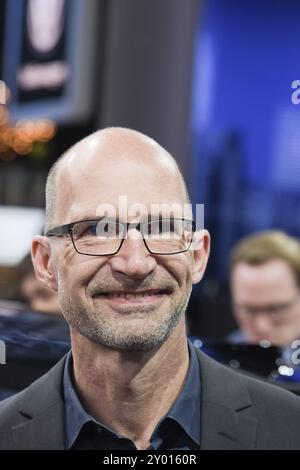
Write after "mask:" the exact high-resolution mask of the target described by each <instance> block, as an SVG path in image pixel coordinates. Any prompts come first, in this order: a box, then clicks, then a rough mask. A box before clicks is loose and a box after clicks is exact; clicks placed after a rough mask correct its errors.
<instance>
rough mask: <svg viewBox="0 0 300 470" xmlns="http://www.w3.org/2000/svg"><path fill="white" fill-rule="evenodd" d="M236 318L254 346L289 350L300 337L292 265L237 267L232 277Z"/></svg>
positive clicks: (298, 296) (299, 299) (298, 299)
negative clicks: (265, 343)
mask: <svg viewBox="0 0 300 470" xmlns="http://www.w3.org/2000/svg"><path fill="white" fill-rule="evenodd" d="M231 292H232V299H233V308H234V315H235V318H236V320H237V322H238V324H239V326H240V328H241V330H242V331H243V332H244V333H245V334H246V336H247V338H248V340H249V341H250V342H251V343H259V342H260V341H262V340H268V341H270V342H271V343H272V344H275V345H277V346H289V345H291V343H292V342H293V341H294V340H295V339H297V338H299V336H300V292H299V288H298V286H297V284H296V280H295V276H294V274H293V272H292V270H291V268H290V267H289V265H288V264H287V263H286V262H285V261H284V260H281V259H274V260H271V261H268V262H265V263H263V264H261V265H255V266H253V265H249V264H246V263H239V264H237V265H236V266H235V267H234V269H233V272H232V276H231Z"/></svg>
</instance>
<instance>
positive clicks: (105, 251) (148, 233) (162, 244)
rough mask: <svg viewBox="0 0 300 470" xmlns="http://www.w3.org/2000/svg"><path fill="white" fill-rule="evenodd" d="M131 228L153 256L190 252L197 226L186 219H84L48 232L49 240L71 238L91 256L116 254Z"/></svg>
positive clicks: (83, 252)
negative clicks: (141, 220)
mask: <svg viewBox="0 0 300 470" xmlns="http://www.w3.org/2000/svg"><path fill="white" fill-rule="evenodd" d="M129 229H134V230H137V231H138V232H140V234H141V236H142V239H143V241H144V243H145V245H146V247H147V249H148V251H149V252H150V253H152V254H157V255H171V254H177V253H183V252H185V251H187V250H189V249H190V247H191V244H192V241H193V235H194V232H195V231H196V224H195V222H194V221H192V220H186V219H177V218H169V219H157V220H151V221H150V222H148V221H147V222H142V223H138V222H134V223H127V222H116V221H115V220H110V219H107V218H105V219H100V220H99V219H98V220H82V221H78V222H73V223H71V224H66V225H61V226H59V227H55V228H53V229H51V230H48V231H47V232H46V233H45V236H46V237H61V236H64V235H70V237H71V239H72V242H73V245H74V248H75V250H76V251H77V253H80V254H82V255H89V256H108V255H114V254H116V253H117V252H118V251H119V250H120V248H121V246H122V243H123V241H124V239H125V238H126V234H127V232H128V230H129Z"/></svg>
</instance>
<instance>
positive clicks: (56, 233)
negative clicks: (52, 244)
mask: <svg viewBox="0 0 300 470" xmlns="http://www.w3.org/2000/svg"><path fill="white" fill-rule="evenodd" d="M70 229H71V226H70V225H69V224H66V225H61V226H60V227H54V228H51V229H50V230H48V231H47V232H46V233H45V237H62V236H63V235H66V234H68V233H70Z"/></svg>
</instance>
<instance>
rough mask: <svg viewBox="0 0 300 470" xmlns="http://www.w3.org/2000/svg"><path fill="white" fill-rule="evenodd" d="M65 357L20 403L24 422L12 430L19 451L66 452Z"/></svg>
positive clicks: (36, 383) (29, 389) (25, 394)
mask: <svg viewBox="0 0 300 470" xmlns="http://www.w3.org/2000/svg"><path fill="white" fill-rule="evenodd" d="M65 360H66V356H64V357H63V358H62V359H61V360H60V361H59V362H58V363H57V364H56V365H55V366H54V367H53V368H52V369H51V370H50V371H49V372H48V373H47V374H46V375H44V376H43V377H41V378H40V379H39V380H37V381H36V382H34V383H33V384H32V385H31V386H30V387H29V388H28V389H27V390H26V392H25V393H24V396H23V398H22V400H21V401H20V406H19V412H20V414H21V415H22V417H23V419H24V421H23V422H22V423H21V424H18V425H17V426H14V427H13V428H12V430H11V432H12V439H13V441H14V446H15V447H16V448H17V449H20V450H23V449H29V450H42V449H50V450H52V449H53V450H54V449H58V450H61V449H64V399H63V392H62V375H63V370H64V364H65Z"/></svg>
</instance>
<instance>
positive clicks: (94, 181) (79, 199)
mask: <svg viewBox="0 0 300 470" xmlns="http://www.w3.org/2000/svg"><path fill="white" fill-rule="evenodd" d="M171 173H172V172H171ZM120 195H122V196H126V197H127V204H128V207H130V206H131V205H132V204H136V203H142V204H143V205H144V206H146V207H147V208H149V209H150V205H151V204H153V203H162V202H163V203H167V204H168V203H169V204H173V203H174V202H178V203H180V204H184V203H185V202H186V201H185V194H184V191H183V188H182V186H181V184H179V183H178V182H176V181H175V178H174V181H173V180H172V179H171V180H170V168H167V167H166V168H165V170H164V169H163V168H160V171H157V170H156V168H155V167H154V166H153V164H145V165H141V164H137V163H136V162H133V161H131V160H130V159H129V160H126V159H124V162H122V161H120V162H119V163H118V165H116V163H115V162H113V161H111V162H110V160H109V159H108V160H107V164H106V165H104V166H103V165H102V166H101V168H99V169H98V170H97V168H94V170H93V171H90V170H86V171H85V170H84V169H81V171H80V172H78V174H77V175H76V174H74V172H73V176H72V182H71V184H70V185H69V186H68V197H67V198H66V199H67V203H66V206H65V208H64V211H63V212H64V216H63V219H61V221H60V222H61V224H63V223H70V222H74V221H79V220H86V219H93V218H95V217H99V216H101V214H100V212H101V210H100V211H99V206H100V204H103V203H108V204H112V205H113V206H114V207H115V210H116V211H118V209H119V208H118V204H119V196H120ZM145 215H146V214H140V215H139V216H138V217H137V218H138V219H139V218H141V219H143V217H144V216H145ZM152 216H153V214H152ZM128 219H131V217H128ZM135 220H136V219H135ZM123 221H125V220H123ZM127 222H132V220H127ZM133 235H135V237H133ZM136 235H137V231H133V232H132V233H131V231H129V232H128V234H127V238H126V239H125V240H124V241H123V244H122V247H121V249H120V251H119V252H118V253H117V254H115V255H111V256H98V257H94V256H86V255H82V254H78V253H77V252H76V251H75V250H74V247H73V244H72V241H71V239H70V237H68V236H67V237H64V238H58V239H54V240H53V241H52V256H53V264H54V266H55V271H56V278H57V284H58V293H59V299H60V305H61V309H62V312H63V314H64V316H65V318H66V320H67V321H68V323H69V324H70V325H71V327H72V328H73V329H74V330H76V331H77V332H79V333H80V334H81V335H83V336H85V337H87V338H88V339H90V340H92V341H94V342H96V343H100V344H103V345H106V346H107V347H111V348H114V349H125V350H132V349H140V350H147V349H151V348H153V347H156V346H159V345H160V344H161V343H162V342H163V341H164V340H165V339H166V338H167V337H168V336H169V334H170V333H171V331H173V329H174V328H175V327H176V326H177V325H178V324H179V322H180V321H181V320H182V322H184V313H185V310H186V306H187V303H188V300H189V297H190V293H191V289H192V283H193V282H198V280H199V278H200V277H201V276H200V277H199V275H198V278H197V273H195V264H196V263H195V255H194V252H192V251H188V252H186V253H180V254H176V255H153V254H150V253H149V252H148V250H147V248H146V246H145V244H144V242H143V240H142V239H141V237H139V236H138V238H137V237H136ZM203 258H204V259H206V254H205V253H204V255H203V256H202V261H203ZM133 292H136V293H137V294H138V295H129V294H128V293H133ZM139 292H140V294H139Z"/></svg>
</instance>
